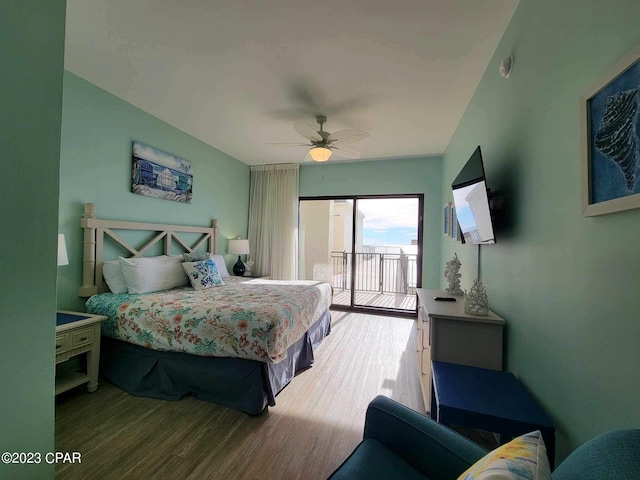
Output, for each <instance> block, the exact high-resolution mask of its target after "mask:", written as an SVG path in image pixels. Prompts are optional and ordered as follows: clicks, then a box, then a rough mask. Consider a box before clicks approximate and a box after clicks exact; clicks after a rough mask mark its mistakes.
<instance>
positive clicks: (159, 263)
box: [119, 255, 189, 294]
mask: <svg viewBox="0 0 640 480" xmlns="http://www.w3.org/2000/svg"><path fill="white" fill-rule="evenodd" d="M119 261H120V268H121V270H122V274H123V276H124V279H125V281H126V282H127V290H128V291H129V293H132V294H137V293H150V292H159V291H162V290H168V289H170V288H175V287H183V286H185V285H188V284H189V279H188V278H187V275H186V274H185V273H184V270H183V269H182V257H181V256H180V255H175V256H170V257H166V256H163V257H152V258H122V257H120V258H119Z"/></svg>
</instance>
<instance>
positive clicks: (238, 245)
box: [229, 239, 250, 255]
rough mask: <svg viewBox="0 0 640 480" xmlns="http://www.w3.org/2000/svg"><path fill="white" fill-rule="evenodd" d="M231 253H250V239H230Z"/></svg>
mask: <svg viewBox="0 0 640 480" xmlns="http://www.w3.org/2000/svg"><path fill="white" fill-rule="evenodd" d="M229 253H230V254H231V255H249V253H250V252H249V240H240V239H238V240H229Z"/></svg>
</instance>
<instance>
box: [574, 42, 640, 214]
mask: <svg viewBox="0 0 640 480" xmlns="http://www.w3.org/2000/svg"><path fill="white" fill-rule="evenodd" d="M580 122H581V125H580V130H581V148H582V155H581V157H582V216H583V217H589V216H594V215H602V214H605V213H613V212H619V211H622V210H629V209H632V208H639V207H640V137H639V135H640V128H639V127H638V125H640V45H638V46H637V47H636V48H635V49H633V50H632V51H631V52H629V53H628V54H627V55H626V56H625V57H624V58H623V59H622V60H620V61H619V62H618V63H617V64H616V65H614V67H613V68H612V69H611V70H609V71H608V72H607V73H606V74H605V75H603V77H602V78H600V79H599V80H598V82H596V83H595V84H594V85H593V86H592V87H590V88H589V89H587V90H586V91H585V92H584V93H583V94H582V96H581V98H580Z"/></svg>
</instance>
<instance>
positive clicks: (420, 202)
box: [298, 193, 424, 317]
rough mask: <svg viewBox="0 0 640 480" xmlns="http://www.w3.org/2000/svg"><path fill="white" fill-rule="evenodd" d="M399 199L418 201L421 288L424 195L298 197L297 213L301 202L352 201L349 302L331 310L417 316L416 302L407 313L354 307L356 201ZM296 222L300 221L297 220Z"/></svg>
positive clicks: (418, 279)
mask: <svg viewBox="0 0 640 480" xmlns="http://www.w3.org/2000/svg"><path fill="white" fill-rule="evenodd" d="M399 198H416V199H417V200H418V252H417V256H416V264H417V269H418V271H417V275H416V288H421V287H422V266H423V263H422V259H423V226H424V221H423V219H424V193H399V194H380V195H321V196H316V197H299V198H298V211H300V202H303V201H313V200H353V201H354V204H353V210H354V215H352V216H351V222H352V225H351V231H352V235H351V253H352V255H351V265H350V268H351V278H350V283H351V285H350V286H349V287H350V290H351V292H350V293H351V301H350V305H338V304H331V309H333V310H339V311H347V312H356V313H379V314H384V315H390V316H400V317H407V316H410V317H416V316H417V314H418V311H417V302H416V311H414V312H412V311H408V310H398V309H393V308H386V307H374V306H370V307H369V306H368V307H364V306H355V294H356V290H355V282H356V276H355V274H354V272H355V269H356V255H355V250H356V224H357V218H356V217H357V215H355V212H357V204H358V200H381V199H399ZM298 222H300V220H299V219H298Z"/></svg>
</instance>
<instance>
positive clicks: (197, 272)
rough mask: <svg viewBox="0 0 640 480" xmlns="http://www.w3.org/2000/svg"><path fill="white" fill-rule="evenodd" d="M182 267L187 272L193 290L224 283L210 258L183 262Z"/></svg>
mask: <svg viewBox="0 0 640 480" xmlns="http://www.w3.org/2000/svg"><path fill="white" fill-rule="evenodd" d="M182 268H184V271H185V272H186V273H187V277H189V281H190V282H191V285H192V286H193V288H194V289H195V290H204V289H205V288H211V287H215V286H218V285H224V282H223V281H222V278H220V274H219V273H218V268H217V267H216V264H215V262H214V261H213V260H211V259H209V260H205V261H203V262H184V263H183V264H182Z"/></svg>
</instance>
